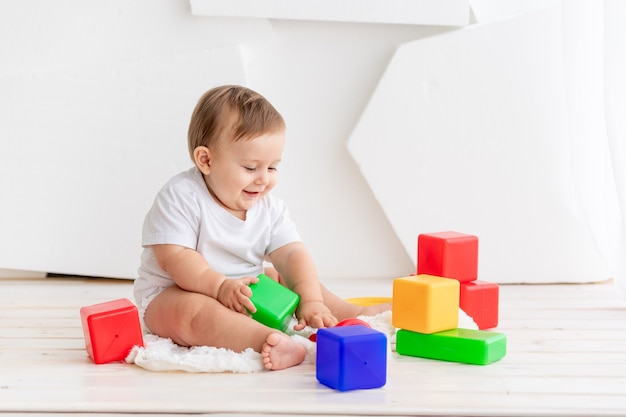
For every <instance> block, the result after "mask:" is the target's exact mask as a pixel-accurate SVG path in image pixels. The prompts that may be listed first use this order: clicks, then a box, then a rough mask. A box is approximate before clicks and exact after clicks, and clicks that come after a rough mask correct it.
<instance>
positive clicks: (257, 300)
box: [250, 274, 300, 332]
mask: <svg viewBox="0 0 626 417" xmlns="http://www.w3.org/2000/svg"><path fill="white" fill-rule="evenodd" d="M257 278H259V282H257V283H256V284H250V289H251V290H252V297H250V300H251V301H252V303H253V304H254V306H255V307H256V309H257V310H256V312H255V313H253V314H252V318H253V319H255V320H256V321H258V322H260V323H263V324H264V325H266V326H268V327H271V328H273V329H278V330H280V331H282V332H284V331H285V330H287V328H288V327H289V323H290V322H291V318H292V317H293V313H294V312H295V311H296V308H297V307H298V303H299V302H300V296H299V295H298V294H296V293H295V292H293V291H291V290H290V289H289V288H287V287H285V286H283V285H281V284H279V283H278V282H276V281H274V280H273V279H272V278H270V277H268V276H267V275H265V274H260V275H258V277H257Z"/></svg>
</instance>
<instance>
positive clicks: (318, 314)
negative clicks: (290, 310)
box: [294, 301, 337, 330]
mask: <svg viewBox="0 0 626 417" xmlns="http://www.w3.org/2000/svg"><path fill="white" fill-rule="evenodd" d="M307 324H308V325H309V326H311V327H316V328H318V329H321V328H324V327H333V326H334V325H335V324H337V318H336V317H335V316H333V315H332V313H331V312H330V310H329V309H328V307H326V306H325V305H324V303H321V302H319V301H309V302H306V303H300V305H299V306H298V324H296V325H295V326H294V330H302V329H304V328H305V327H306V325H307Z"/></svg>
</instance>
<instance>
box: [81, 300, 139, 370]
mask: <svg viewBox="0 0 626 417" xmlns="http://www.w3.org/2000/svg"><path fill="white" fill-rule="evenodd" d="M80 318H81V322H82V326H83V334H84V336H85V347H86V348H87V353H89V356H90V357H91V359H93V361H94V362H95V363H97V364H101V363H107V362H114V361H121V360H124V359H125V358H126V356H128V353H129V352H130V350H131V349H132V348H133V346H143V335H142V333H141V324H140V323H139V314H138V312H137V307H135V305H134V304H133V303H131V302H130V300H128V299H126V298H121V299H119V300H113V301H107V302H105V303H100V304H94V305H92V306H87V307H83V308H81V309H80Z"/></svg>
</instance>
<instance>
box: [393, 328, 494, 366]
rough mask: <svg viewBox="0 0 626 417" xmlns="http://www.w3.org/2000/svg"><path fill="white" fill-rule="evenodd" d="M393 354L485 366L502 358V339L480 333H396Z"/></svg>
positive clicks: (491, 334) (450, 331)
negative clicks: (394, 352)
mask: <svg viewBox="0 0 626 417" xmlns="http://www.w3.org/2000/svg"><path fill="white" fill-rule="evenodd" d="M396 352H398V353H399V354H401V355H408V356H417V357H420V358H428V359H438V360H442V361H450V362H462V363H469V364H474V365H487V364H489V363H492V362H495V361H497V360H500V359H502V358H503V357H504V355H505V354H506V336H505V335H504V334H502V333H496V332H487V331H483V330H470V329H452V330H445V331H443V332H438V333H432V334H423V333H417V332H411V331H409V330H404V329H400V330H398V332H397V333H396Z"/></svg>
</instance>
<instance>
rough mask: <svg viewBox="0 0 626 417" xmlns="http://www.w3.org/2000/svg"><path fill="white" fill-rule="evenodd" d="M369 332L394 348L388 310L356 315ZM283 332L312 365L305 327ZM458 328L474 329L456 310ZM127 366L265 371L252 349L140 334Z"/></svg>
mask: <svg viewBox="0 0 626 417" xmlns="http://www.w3.org/2000/svg"><path fill="white" fill-rule="evenodd" d="M358 318H359V319H361V320H363V321H365V322H367V323H368V324H369V325H370V326H371V327H372V328H373V329H375V330H378V331H380V332H382V333H384V334H386V335H387V340H388V341H389V347H390V349H393V346H395V335H396V328H395V327H393V325H392V324H391V311H386V312H384V313H381V314H379V315H377V316H371V317H370V316H360V317H358ZM294 324H295V320H294V322H292V325H291V326H290V327H289V330H287V334H289V335H291V337H293V338H294V340H296V341H297V342H298V343H300V344H302V345H303V346H304V347H305V348H306V350H307V353H306V357H305V359H304V362H305V363H315V349H316V348H315V343H314V342H311V341H310V340H309V339H308V337H309V335H311V334H312V333H314V331H315V330H314V329H311V328H309V327H307V328H305V329H303V330H302V331H298V332H295V331H294V330H293V325H294ZM459 327H462V328H465V329H477V326H476V324H475V323H474V321H473V320H472V318H471V317H469V316H468V315H467V314H465V313H464V312H463V310H461V309H459ZM126 362H127V363H134V364H135V365H137V366H140V367H142V368H144V369H147V370H149V371H187V372H234V373H251V372H259V371H263V370H265V368H264V367H263V361H262V359H261V354H260V353H257V352H255V351H254V350H252V349H246V350H245V351H243V352H240V353H237V352H234V351H232V350H229V349H223V348H216V347H211V346H194V347H191V348H185V347H182V346H178V345H176V344H174V343H173V342H172V341H171V340H170V339H164V338H162V337H159V336H155V335H152V334H147V335H144V347H139V346H135V347H134V348H133V349H132V350H131V351H130V353H129V354H128V357H127V358H126Z"/></svg>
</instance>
